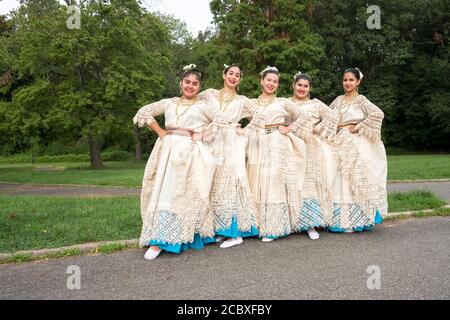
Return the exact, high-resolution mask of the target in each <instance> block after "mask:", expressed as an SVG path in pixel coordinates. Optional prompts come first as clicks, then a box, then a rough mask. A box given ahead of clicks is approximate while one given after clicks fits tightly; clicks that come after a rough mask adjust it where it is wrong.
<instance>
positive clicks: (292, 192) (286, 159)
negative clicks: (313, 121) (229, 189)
mask: <svg viewBox="0 0 450 320" xmlns="http://www.w3.org/2000/svg"><path fill="white" fill-rule="evenodd" d="M251 103H253V104H254V106H255V107H256V112H255V114H254V116H253V119H252V121H251V122H250V124H249V125H248V126H247V127H246V128H245V130H246V132H247V135H248V139H249V141H248V147H247V148H248V151H247V152H248V160H247V173H248V179H249V183H250V189H251V191H252V197H253V201H254V202H255V204H256V207H257V210H258V218H259V232H260V236H261V237H268V238H277V237H282V236H285V235H288V234H290V233H292V232H293V231H294V230H297V229H298V227H299V226H298V212H299V204H300V199H301V193H300V191H301V190H300V188H301V186H302V185H303V180H304V174H305V169H306V159H305V155H306V147H305V143H304V141H303V140H302V139H301V138H299V136H300V137H301V136H302V135H304V134H305V133H307V132H310V130H312V127H307V125H308V123H310V121H308V119H309V116H308V115H307V114H306V113H304V112H302V111H301V109H300V108H298V107H297V106H295V105H294V104H292V103H290V102H289V101H288V100H287V99H285V98H276V99H275V100H274V101H273V102H271V103H270V104H267V105H260V104H258V100H257V99H252V100H251ZM293 120H295V122H294V123H293V124H292V128H293V130H294V131H295V133H293V132H291V133H289V134H287V135H283V134H281V133H280V132H279V131H278V127H277V126H278V125H282V124H286V125H289V124H290V122H291V121H293ZM267 127H269V128H267Z"/></svg>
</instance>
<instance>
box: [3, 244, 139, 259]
mask: <svg viewBox="0 0 450 320" xmlns="http://www.w3.org/2000/svg"><path fill="white" fill-rule="evenodd" d="M114 245H118V246H123V248H124V249H125V248H127V249H129V248H133V247H137V246H139V239H129V240H113V241H101V242H91V243H84V244H76V245H72V246H65V247H60V248H51V249H39V250H26V251H17V252H14V253H0V264H1V263H3V264H4V263H5V262H6V261H7V260H9V259H10V258H12V257H15V256H27V257H30V258H31V260H39V259H45V258H52V255H58V254H64V253H66V252H69V251H70V250H78V252H80V253H82V254H88V253H92V254H95V253H99V249H100V248H102V247H104V246H114ZM49 256H50V257H49ZM71 256H73V255H71ZM26 262H31V261H26ZM6 263H8V262H6ZM11 263H14V262H11Z"/></svg>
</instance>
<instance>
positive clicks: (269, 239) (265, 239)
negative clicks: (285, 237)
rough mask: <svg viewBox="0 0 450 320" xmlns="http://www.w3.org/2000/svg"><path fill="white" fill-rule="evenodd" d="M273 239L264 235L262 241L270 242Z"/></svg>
mask: <svg viewBox="0 0 450 320" xmlns="http://www.w3.org/2000/svg"><path fill="white" fill-rule="evenodd" d="M273 240H275V239H273V238H266V237H264V238H262V242H272V241H273Z"/></svg>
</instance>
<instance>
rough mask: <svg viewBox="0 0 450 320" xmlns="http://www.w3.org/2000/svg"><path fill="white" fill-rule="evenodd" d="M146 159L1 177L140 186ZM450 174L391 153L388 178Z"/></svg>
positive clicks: (3, 169)
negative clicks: (103, 166) (92, 167)
mask: <svg viewBox="0 0 450 320" xmlns="http://www.w3.org/2000/svg"><path fill="white" fill-rule="evenodd" d="M144 167H145V162H105V168H104V169H101V170H92V169H90V168H89V163H81V162H78V163H48V164H42V163H41V164H34V165H33V164H0V181H4V182H18V183H35V184H80V185H99V186H123V187H140V186H141V181H142V175H143V174H144ZM443 178H450V155H402V156H389V157H388V179H389V180H409V179H411V180H414V179H443Z"/></svg>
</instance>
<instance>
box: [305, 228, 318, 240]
mask: <svg viewBox="0 0 450 320" xmlns="http://www.w3.org/2000/svg"><path fill="white" fill-rule="evenodd" d="M307 232H308V236H309V238H310V239H311V240H317V239H319V238H320V236H319V233H318V232H317V231H316V229H314V228H312V229H309V230H308V231H307Z"/></svg>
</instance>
